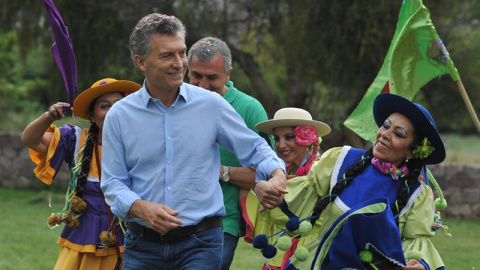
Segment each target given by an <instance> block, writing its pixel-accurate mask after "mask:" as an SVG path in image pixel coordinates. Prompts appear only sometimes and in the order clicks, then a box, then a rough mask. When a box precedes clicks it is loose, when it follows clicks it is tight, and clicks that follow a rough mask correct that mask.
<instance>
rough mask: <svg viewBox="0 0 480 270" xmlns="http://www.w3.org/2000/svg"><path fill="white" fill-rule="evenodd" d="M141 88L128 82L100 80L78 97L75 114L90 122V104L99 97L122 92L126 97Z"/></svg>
mask: <svg viewBox="0 0 480 270" xmlns="http://www.w3.org/2000/svg"><path fill="white" fill-rule="evenodd" d="M140 88H141V86H140V85H139V84H137V83H134V82H131V81H126V80H115V79H112V78H105V79H101V80H98V81H96V82H95V83H94V84H92V86H91V87H90V88H88V89H87V90H85V91H83V92H82V93H81V94H80V95H78V96H77V98H76V99H75V101H74V102H73V113H74V114H75V115H76V116H78V117H81V118H84V119H87V120H88V119H89V118H88V108H89V107H90V103H92V101H94V100H95V99H96V98H98V97H99V96H101V95H104V94H108V93H112V92H120V93H123V94H124V96H125V94H127V93H128V94H130V93H133V92H135V91H137V90H138V89H140Z"/></svg>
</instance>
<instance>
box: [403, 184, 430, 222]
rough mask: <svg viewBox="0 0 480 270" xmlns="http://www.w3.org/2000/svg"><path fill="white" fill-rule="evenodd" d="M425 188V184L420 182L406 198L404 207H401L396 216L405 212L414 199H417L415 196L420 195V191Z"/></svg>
mask: <svg viewBox="0 0 480 270" xmlns="http://www.w3.org/2000/svg"><path fill="white" fill-rule="evenodd" d="M424 190H425V186H424V185H423V184H422V185H420V186H419V187H418V188H417V189H416V190H415V191H414V192H413V194H412V196H410V198H408V202H407V204H406V205H405V207H403V209H402V211H400V213H399V214H398V217H399V218H400V217H401V216H403V214H405V213H406V212H407V211H408V210H409V209H410V208H411V207H412V205H413V203H414V202H415V200H416V199H417V197H418V196H419V195H420V193H422V192H423V191H424Z"/></svg>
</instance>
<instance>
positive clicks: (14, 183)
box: [0, 133, 480, 219]
mask: <svg viewBox="0 0 480 270" xmlns="http://www.w3.org/2000/svg"><path fill="white" fill-rule="evenodd" d="M33 169H34V165H33V163H32V162H31V160H30V158H29V155H28V149H27V148H26V147H25V146H23V144H22V142H21V141H20V134H8V133H0V187H1V188H7V189H15V188H33V189H43V188H45V187H46V186H45V185H44V184H43V183H42V182H41V181H40V180H38V179H36V178H35V176H34V174H33ZM429 169H430V170H431V171H432V173H433V175H434V176H435V178H436V179H437V182H438V183H439V185H440V187H441V188H442V190H443V193H444V195H445V198H446V199H447V202H448V207H447V209H445V210H444V211H443V213H442V216H443V217H454V218H460V219H480V177H479V176H480V166H478V165H466V164H441V165H434V166H429ZM67 183H68V169H67V166H66V165H65V164H64V166H63V167H62V170H61V171H60V172H59V173H58V175H57V177H56V178H55V180H54V181H53V183H52V186H53V187H57V188H61V189H64V190H65V189H66V186H67Z"/></svg>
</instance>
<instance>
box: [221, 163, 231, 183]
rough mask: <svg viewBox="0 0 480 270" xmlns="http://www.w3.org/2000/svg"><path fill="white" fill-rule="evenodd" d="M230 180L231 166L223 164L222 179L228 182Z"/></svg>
mask: <svg viewBox="0 0 480 270" xmlns="http://www.w3.org/2000/svg"><path fill="white" fill-rule="evenodd" d="M228 180H230V168H228V166H223V174H222V181H223V182H225V183H227V182H228Z"/></svg>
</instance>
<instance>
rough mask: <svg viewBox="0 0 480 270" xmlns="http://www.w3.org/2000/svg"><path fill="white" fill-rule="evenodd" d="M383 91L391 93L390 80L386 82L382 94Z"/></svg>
mask: <svg viewBox="0 0 480 270" xmlns="http://www.w3.org/2000/svg"><path fill="white" fill-rule="evenodd" d="M383 93H390V85H389V83H388V81H387V82H386V83H385V87H383V90H382V94H383Z"/></svg>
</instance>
